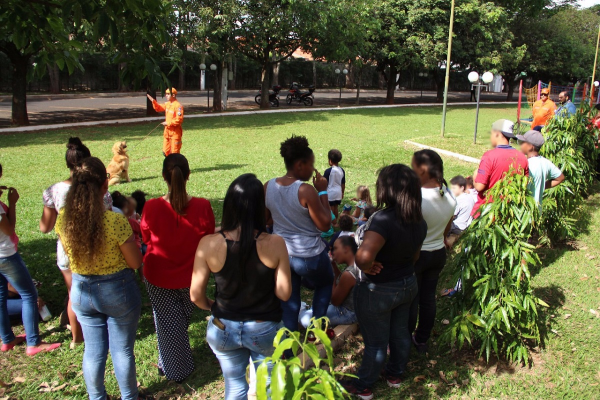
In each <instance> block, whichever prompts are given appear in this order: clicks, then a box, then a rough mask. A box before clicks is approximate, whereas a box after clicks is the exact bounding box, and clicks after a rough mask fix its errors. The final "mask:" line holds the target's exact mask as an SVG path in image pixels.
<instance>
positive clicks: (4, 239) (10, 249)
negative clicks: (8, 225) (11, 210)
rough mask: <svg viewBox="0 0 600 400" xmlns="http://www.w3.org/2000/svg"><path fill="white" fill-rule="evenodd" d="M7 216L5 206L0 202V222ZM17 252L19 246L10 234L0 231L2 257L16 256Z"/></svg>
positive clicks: (0, 253)
mask: <svg viewBox="0 0 600 400" xmlns="http://www.w3.org/2000/svg"><path fill="white" fill-rule="evenodd" d="M7 218H8V216H7V215H6V211H4V207H2V204H0V222H1V221H2V220H4V219H7ZM16 252H17V248H16V246H15V244H14V243H13V241H12V239H11V238H10V236H8V235H6V234H5V233H4V232H2V231H0V258H6V257H10V256H14V255H15V253H16Z"/></svg>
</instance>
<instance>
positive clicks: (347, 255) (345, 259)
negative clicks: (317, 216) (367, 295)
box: [300, 221, 365, 328]
mask: <svg viewBox="0 0 600 400" xmlns="http://www.w3.org/2000/svg"><path fill="white" fill-rule="evenodd" d="M340 222H341V221H340ZM357 250H358V246H357V245H356V242H355V241H354V238H352V237H351V236H341V237H340V238H339V239H337V240H336V241H335V243H334V244H333V251H332V260H331V267H332V268H333V275H334V276H335V280H334V281H333V291H332V293H331V304H330V305H329V307H328V308H327V318H329V323H330V326H332V327H334V326H337V325H350V324H354V323H356V322H357V319H356V314H355V313H354V286H356V283H357V282H360V281H361V280H363V279H365V275H364V273H363V272H362V271H361V270H360V269H359V268H358V267H357V266H356V264H355V261H354V258H355V257H356V251H357ZM342 264H344V265H346V269H344V270H343V271H340V268H339V265H342ZM312 316H313V313H312V309H309V310H307V311H306V312H305V313H303V314H302V315H301V318H300V323H301V324H302V326H304V327H305V328H307V327H308V325H310V321H311V319H312Z"/></svg>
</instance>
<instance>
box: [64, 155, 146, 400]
mask: <svg viewBox="0 0 600 400" xmlns="http://www.w3.org/2000/svg"><path fill="white" fill-rule="evenodd" d="M107 191H108V180H107V177H106V168H105V166H104V164H102V161H100V160H99V159H97V158H94V157H90V158H87V159H85V160H83V161H82V162H81V163H80V164H78V165H77V166H76V167H75V169H74V171H73V182H72V186H71V189H70V190H69V193H68V195H67V200H66V205H65V207H64V209H63V211H62V212H61V213H60V214H59V215H58V217H57V221H56V232H57V233H58V235H59V237H60V240H61V242H62V244H63V246H64V248H65V251H66V253H67V255H68V256H69V260H70V268H71V271H72V273H73V284H72V288H71V302H72V305H73V310H74V311H75V314H77V319H78V320H79V322H80V323H81V327H82V329H83V336H84V337H85V352H84V355H83V377H84V378H85V383H86V386H87V391H88V394H89V396H90V399H102V398H106V397H107V395H106V390H105V387H104V372H105V367H106V359H107V356H108V350H109V349H110V353H111V356H112V360H113V366H114V369H115V375H116V378H117V381H118V383H119V388H120V389H121V398H122V399H123V400H138V398H139V397H138V396H139V394H138V389H137V379H136V372H135V358H134V355H133V346H134V342H135V335H136V331H137V325H138V320H139V318H140V311H141V303H142V301H141V295H140V290H139V287H138V285H137V282H136V279H135V273H134V270H135V269H138V268H139V267H140V266H141V264H142V255H141V253H140V250H139V248H138V247H137V244H136V243H135V241H134V239H133V232H132V231H131V227H130V225H129V223H128V222H127V219H126V218H125V217H124V216H123V215H121V214H117V213H114V212H112V211H106V210H105V207H104V202H103V197H104V195H105V193H106V192H107Z"/></svg>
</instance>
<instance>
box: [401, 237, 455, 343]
mask: <svg viewBox="0 0 600 400" xmlns="http://www.w3.org/2000/svg"><path fill="white" fill-rule="evenodd" d="M444 265H446V249H445V248H441V249H439V250H434V251H421V254H420V256H419V260H418V261H417V263H416V264H415V275H416V276H417V284H418V286H419V293H418V294H417V297H415V299H414V300H413V302H412V305H411V308H410V318H409V321H408V329H409V330H410V333H411V334H412V333H413V332H414V334H415V340H416V342H417V343H426V342H427V340H429V337H430V336H431V331H432V329H433V325H434V323H435V313H436V306H435V292H436V289H437V283H438V279H439V277H440V272H442V269H444ZM417 317H418V320H419V326H417ZM415 328H416V330H415Z"/></svg>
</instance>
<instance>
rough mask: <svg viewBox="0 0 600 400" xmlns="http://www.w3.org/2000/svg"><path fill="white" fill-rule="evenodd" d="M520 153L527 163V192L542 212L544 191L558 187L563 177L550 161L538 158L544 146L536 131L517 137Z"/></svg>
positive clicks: (541, 137) (542, 136)
mask: <svg viewBox="0 0 600 400" xmlns="http://www.w3.org/2000/svg"><path fill="white" fill-rule="evenodd" d="M517 139H519V144H520V145H521V151H522V152H523V154H525V155H526V156H527V161H528V162H529V176H530V177H531V180H530V182H529V186H528V187H529V191H530V192H531V194H532V195H533V197H534V198H535V201H536V202H537V203H538V205H539V207H540V211H542V198H543V197H544V189H550V188H553V187H555V186H558V185H560V184H561V183H562V182H563V181H564V180H565V176H564V175H563V173H562V171H561V170H560V169H558V167H557V166H556V165H554V164H553V163H552V161H550V160H548V159H547V158H544V157H542V156H540V149H541V148H542V146H543V145H544V142H545V140H544V135H542V134H541V133H540V132H538V131H534V130H531V131H528V132H527V133H525V134H524V135H517Z"/></svg>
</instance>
